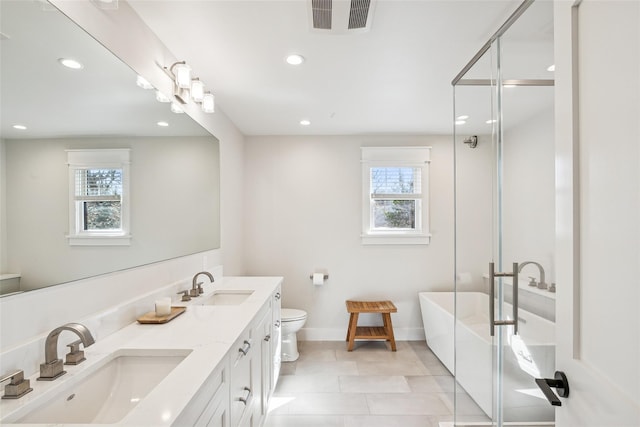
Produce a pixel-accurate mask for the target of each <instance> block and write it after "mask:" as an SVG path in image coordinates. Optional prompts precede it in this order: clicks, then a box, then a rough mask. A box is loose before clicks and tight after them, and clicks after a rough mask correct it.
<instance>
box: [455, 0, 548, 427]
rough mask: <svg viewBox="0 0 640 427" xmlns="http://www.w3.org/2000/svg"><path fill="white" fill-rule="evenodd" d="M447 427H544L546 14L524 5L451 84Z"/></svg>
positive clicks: (544, 5)
mask: <svg viewBox="0 0 640 427" xmlns="http://www.w3.org/2000/svg"><path fill="white" fill-rule="evenodd" d="M452 84H453V89H454V121H455V126H454V153H455V203H456V206H455V212H456V222H455V224H456V225H455V227H456V229H455V235H456V242H455V245H456V249H455V251H456V252H455V268H456V281H455V356H454V360H455V367H454V370H455V372H454V374H455V378H456V389H455V414H454V423H455V425H459V426H465V425H468V424H473V425H477V424H476V423H481V424H486V425H496V426H503V425H509V424H511V423H520V424H519V425H531V426H534V425H535V426H538V425H549V424H550V425H553V421H554V409H553V406H552V405H551V404H550V402H549V401H547V399H546V398H545V397H544V395H543V394H542V392H541V390H540V389H539V388H538V386H537V385H536V382H535V379H536V378H553V376H554V371H555V324H554V321H555V293H554V289H555V283H554V282H555V278H554V273H555V271H554V241H555V203H554V200H555V183H554V179H555V172H554V112H553V103H554V101H553V97H554V89H553V4H552V2H546V1H537V2H534V1H525V2H523V3H522V4H521V6H520V7H519V8H518V9H517V10H516V11H515V12H514V13H513V15H512V16H511V17H510V18H509V20H507V21H506V22H505V24H504V25H503V26H502V27H501V28H500V29H499V30H498V31H497V32H496V33H495V34H494V36H493V37H492V38H491V39H490V40H489V41H488V42H487V44H486V45H485V46H484V47H483V48H482V49H481V50H480V51H479V52H478V54H477V55H476V56H475V57H474V58H473V59H472V60H471V61H470V62H469V64H468V65H467V66H466V67H465V68H464V69H463V70H462V71H461V72H460V73H459V74H458V75H457V76H456V78H455V79H454V80H453V82H452Z"/></svg>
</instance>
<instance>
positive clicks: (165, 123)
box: [158, 122, 169, 128]
mask: <svg viewBox="0 0 640 427" xmlns="http://www.w3.org/2000/svg"><path fill="white" fill-rule="evenodd" d="M158 126H162V127H163V128H166V127H167V126H169V123H167V122H158Z"/></svg>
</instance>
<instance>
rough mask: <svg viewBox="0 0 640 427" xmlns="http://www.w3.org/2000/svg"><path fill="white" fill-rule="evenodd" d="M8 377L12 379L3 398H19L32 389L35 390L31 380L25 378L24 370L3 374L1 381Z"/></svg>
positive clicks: (5, 389)
mask: <svg viewBox="0 0 640 427" xmlns="http://www.w3.org/2000/svg"><path fill="white" fill-rule="evenodd" d="M8 379H10V380H11V381H10V382H9V384H7V385H6V386H5V388H4V396H2V398H3V399H19V398H21V397H22V396H24V395H25V394H27V393H29V392H30V391H33V389H32V388H31V383H30V382H29V380H25V379H24V371H23V370H21V369H20V370H17V371H14V372H11V373H9V374H6V375H3V376H2V377H1V378H0V382H3V381H6V380H8Z"/></svg>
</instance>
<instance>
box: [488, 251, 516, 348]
mask: <svg viewBox="0 0 640 427" xmlns="http://www.w3.org/2000/svg"><path fill="white" fill-rule="evenodd" d="M496 277H512V278H513V281H512V283H513V320H496V312H495V294H496V289H495V282H496ZM504 325H513V334H514V335H518V263H517V262H514V263H513V273H496V268H495V264H494V263H492V262H490V263H489V329H490V332H491V336H494V335H495V329H496V326H504Z"/></svg>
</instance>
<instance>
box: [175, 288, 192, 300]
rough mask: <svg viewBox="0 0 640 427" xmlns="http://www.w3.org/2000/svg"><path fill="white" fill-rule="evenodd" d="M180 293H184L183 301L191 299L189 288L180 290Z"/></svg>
mask: <svg viewBox="0 0 640 427" xmlns="http://www.w3.org/2000/svg"><path fill="white" fill-rule="evenodd" d="M178 295H182V301H191V297H190V296H189V291H188V290H184V291H180V292H178Z"/></svg>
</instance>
